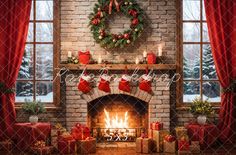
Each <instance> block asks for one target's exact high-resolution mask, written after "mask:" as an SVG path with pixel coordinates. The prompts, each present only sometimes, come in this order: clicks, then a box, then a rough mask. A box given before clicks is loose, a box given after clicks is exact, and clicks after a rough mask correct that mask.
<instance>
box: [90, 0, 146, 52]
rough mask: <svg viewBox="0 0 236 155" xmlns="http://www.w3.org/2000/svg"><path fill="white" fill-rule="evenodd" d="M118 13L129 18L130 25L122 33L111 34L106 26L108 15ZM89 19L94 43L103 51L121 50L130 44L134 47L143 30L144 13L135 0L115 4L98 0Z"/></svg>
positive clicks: (112, 0)
mask: <svg viewBox="0 0 236 155" xmlns="http://www.w3.org/2000/svg"><path fill="white" fill-rule="evenodd" d="M114 1H115V2H114ZM113 3H115V4H113ZM111 4H112V6H111ZM109 6H110V7H109ZM117 7H118V8H117ZM118 11H120V12H122V13H123V14H124V15H125V16H126V17H128V18H130V20H131V25H130V28H129V29H128V30H125V31H124V32H123V33H120V34H112V33H111V32H110V31H109V30H108V28H107V25H106V24H107V21H108V18H109V17H110V14H112V13H114V12H118ZM89 19H90V22H89V26H90V28H91V32H92V34H93V37H94V39H95V41H96V42H97V43H99V44H100V45H101V47H103V48H105V49H114V48H121V49H122V48H124V47H126V46H128V45H130V44H132V45H134V42H135V41H136V40H137V39H138V38H139V37H140V36H141V34H142V32H143V29H144V11H143V10H142V9H141V8H140V7H139V5H138V3H137V2H136V1H135V0H123V1H121V2H119V3H116V0H98V4H95V7H94V11H93V13H91V14H90V15H89Z"/></svg>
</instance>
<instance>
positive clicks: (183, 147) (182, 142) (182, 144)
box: [178, 135, 190, 151]
mask: <svg viewBox="0 0 236 155" xmlns="http://www.w3.org/2000/svg"><path fill="white" fill-rule="evenodd" d="M189 146H190V145H189V138H188V136H186V135H185V136H182V137H181V138H180V139H179V140H178V150H179V151H189V150H190V147H189Z"/></svg>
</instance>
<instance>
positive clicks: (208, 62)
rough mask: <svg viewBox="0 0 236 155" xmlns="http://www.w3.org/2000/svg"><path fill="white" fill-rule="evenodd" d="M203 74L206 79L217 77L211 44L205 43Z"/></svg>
mask: <svg viewBox="0 0 236 155" xmlns="http://www.w3.org/2000/svg"><path fill="white" fill-rule="evenodd" d="M202 74H203V79H204V80H208V79H217V74H216V69H215V64H214V60H213V57H212V53H211V46H210V45H209V44H207V45H203V55H202Z"/></svg>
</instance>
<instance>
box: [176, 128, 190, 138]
mask: <svg viewBox="0 0 236 155" xmlns="http://www.w3.org/2000/svg"><path fill="white" fill-rule="evenodd" d="M175 134H176V137H177V139H180V138H181V137H183V136H186V135H188V131H187V129H186V128H185V127H176V128H175Z"/></svg>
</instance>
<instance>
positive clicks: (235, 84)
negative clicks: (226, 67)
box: [222, 79, 236, 93]
mask: <svg viewBox="0 0 236 155" xmlns="http://www.w3.org/2000/svg"><path fill="white" fill-rule="evenodd" d="M222 93H236V79H235V80H233V81H232V82H231V83H230V85H229V86H228V87H226V88H222Z"/></svg>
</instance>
